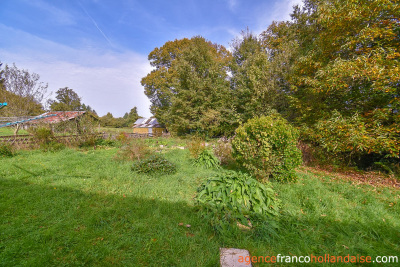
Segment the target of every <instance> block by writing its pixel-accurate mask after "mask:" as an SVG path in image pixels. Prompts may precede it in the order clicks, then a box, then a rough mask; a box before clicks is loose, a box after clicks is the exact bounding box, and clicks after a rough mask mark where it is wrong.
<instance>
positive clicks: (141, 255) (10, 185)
mask: <svg viewBox="0 0 400 267" xmlns="http://www.w3.org/2000/svg"><path fill="white" fill-rule="evenodd" d="M0 214H1V216H0V265H1V266H16V265H25V266H54V265H57V266H58V265H98V266H108V265H123V266H216V265H218V261H219V250H218V248H219V246H218V240H217V238H216V237H215V236H214V232H213V230H212V229H211V227H210V226H209V225H210V224H209V222H207V221H204V220H203V219H201V218H200V217H199V216H198V213H197V212H196V210H195V208H194V207H191V206H188V205H187V203H185V202H176V203H171V202H166V201H160V200H157V199H141V198H136V197H132V196H129V195H128V194H126V195H124V194H122V195H112V194H101V193H99V194H95V193H85V192H82V191H79V190H73V189H70V188H62V187H52V186H40V185H36V184H33V183H31V182H26V181H25V182H23V181H14V180H8V179H4V178H0ZM180 223H183V225H179V224H180ZM186 225H188V227H186ZM189 225H190V226H189Z"/></svg>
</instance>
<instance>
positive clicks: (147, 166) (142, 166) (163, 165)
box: [132, 154, 176, 174]
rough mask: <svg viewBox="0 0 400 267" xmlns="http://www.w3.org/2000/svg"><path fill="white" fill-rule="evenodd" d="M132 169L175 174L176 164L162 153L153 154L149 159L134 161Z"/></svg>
mask: <svg viewBox="0 0 400 267" xmlns="http://www.w3.org/2000/svg"><path fill="white" fill-rule="evenodd" d="M132 171H135V172H137V173H144V174H174V173H176V166H175V164H173V163H172V162H170V161H169V160H167V159H166V158H164V157H163V156H161V155H158V154H156V155H152V156H150V157H149V158H147V159H143V160H138V161H135V162H134V163H133V166H132Z"/></svg>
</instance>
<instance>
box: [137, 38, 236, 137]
mask: <svg viewBox="0 0 400 267" xmlns="http://www.w3.org/2000/svg"><path fill="white" fill-rule="evenodd" d="M149 59H150V61H151V64H152V66H154V67H155V69H154V70H153V71H152V72H151V73H149V74H148V75H147V76H146V77H144V78H143V79H142V85H143V86H144V87H145V93H146V95H147V96H148V97H149V98H150V100H151V102H152V106H151V110H152V112H153V114H155V116H156V117H157V118H158V119H159V121H160V123H163V124H165V125H166V126H167V127H168V129H169V130H171V131H173V132H176V133H178V134H184V133H189V132H200V133H204V132H206V133H207V134H210V135H215V134H221V133H224V132H226V131H232V129H231V125H232V123H233V122H234V121H232V120H231V119H230V117H231V115H230V113H231V112H232V105H231V103H230V88H229V81H228V70H229V65H230V62H231V54H230V52H229V51H228V50H227V49H226V48H225V47H223V46H221V45H217V44H213V43H211V42H209V41H207V40H205V39H204V38H203V37H193V38H192V39H182V40H175V41H173V42H167V43H166V44H165V45H164V46H163V47H161V48H156V49H155V50H153V52H151V53H150V55H149Z"/></svg>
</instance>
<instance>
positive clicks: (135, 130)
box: [133, 128, 149, 134]
mask: <svg viewBox="0 0 400 267" xmlns="http://www.w3.org/2000/svg"><path fill="white" fill-rule="evenodd" d="M133 133H138V134H147V133H149V130H148V129H147V128H133Z"/></svg>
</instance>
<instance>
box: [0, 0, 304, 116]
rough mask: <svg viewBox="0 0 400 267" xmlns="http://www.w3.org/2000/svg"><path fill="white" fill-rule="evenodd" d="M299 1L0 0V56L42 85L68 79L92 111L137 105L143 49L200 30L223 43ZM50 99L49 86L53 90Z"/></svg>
mask: <svg viewBox="0 0 400 267" xmlns="http://www.w3.org/2000/svg"><path fill="white" fill-rule="evenodd" d="M299 3H301V0H281V1H279V0H247V1H246V0H202V1H200V0H186V1H185V0H162V1H161V0H147V1H145V0H141V1H139V0H52V1H51V0H0V61H1V62H3V63H6V64H12V63H14V62H15V63H16V65H17V66H18V67H19V68H24V69H28V70H29V71H30V72H36V73H38V74H39V75H40V76H41V81H43V82H47V83H48V84H49V91H53V92H55V91H57V90H58V89H59V88H62V87H66V86H68V87H69V88H72V89H74V90H75V91H76V92H77V93H78V94H79V95H80V96H81V97H82V100H83V102H84V103H85V104H89V105H90V106H91V107H93V108H94V109H95V110H96V111H97V112H98V114H99V115H104V114H105V113H106V112H108V111H109V112H111V113H113V115H114V116H122V115H123V114H124V113H125V112H129V110H130V109H131V108H132V107H134V106H137V107H138V110H139V115H142V116H147V117H148V116H150V115H151V114H150V111H149V105H150V102H149V101H148V99H147V97H146V96H145V95H144V93H143V87H142V86H141V84H140V80H141V78H142V77H144V76H146V74H147V73H149V72H150V71H151V67H150V65H149V62H148V60H147V55H148V54H149V53H150V52H151V51H152V50H153V49H154V48H155V47H160V46H162V45H163V44H164V43H165V42H167V41H169V40H175V39H180V38H184V37H188V38H190V37H193V36H196V35H201V36H203V37H205V38H206V39H208V40H210V41H212V42H216V43H219V44H222V45H224V46H226V47H229V43H230V42H231V41H232V39H234V38H235V37H238V36H239V35H240V31H241V30H244V29H246V27H249V29H250V30H251V31H253V32H254V33H256V34H259V33H261V32H262V31H263V30H265V29H267V27H268V25H269V24H270V23H271V22H272V21H273V20H286V19H289V13H290V12H291V10H292V6H293V5H295V4H299ZM52 96H53V98H54V93H53V95H52ZM0 101H1V100H0Z"/></svg>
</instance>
